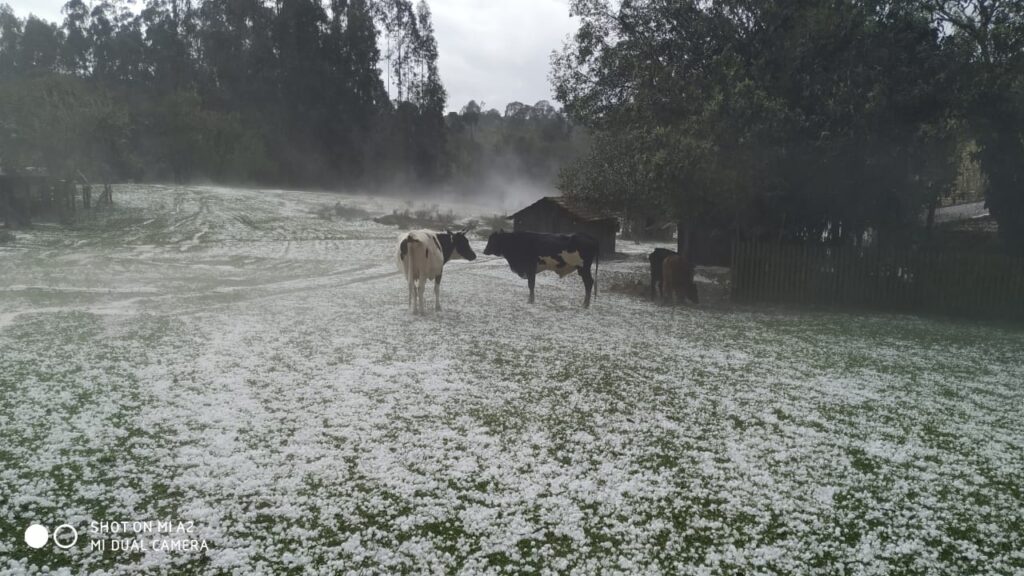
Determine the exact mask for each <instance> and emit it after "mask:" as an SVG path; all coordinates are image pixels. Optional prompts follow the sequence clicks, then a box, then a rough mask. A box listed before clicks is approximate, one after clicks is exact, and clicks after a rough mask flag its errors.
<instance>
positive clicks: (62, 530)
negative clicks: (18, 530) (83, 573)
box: [25, 524, 78, 550]
mask: <svg viewBox="0 0 1024 576" xmlns="http://www.w3.org/2000/svg"><path fill="white" fill-rule="evenodd" d="M50 536H51V535H50V531H49V530H48V529H47V528H46V526H43V525H42V524H32V525H31V526H29V527H28V528H26V529H25V544H28V547H29V548H34V549H36V550H38V549H40V548H42V547H43V546H46V542H47V540H49V539H50ZM52 536H53V544H54V545H55V546H56V547H58V548H62V549H64V550H67V549H68V548H71V547H72V546H74V545H75V544H76V543H77V542H78V530H75V527H74V526H72V525H71V524H61V525H60V526H57V527H56V528H54V530H53V535H52ZM69 539H70V541H69Z"/></svg>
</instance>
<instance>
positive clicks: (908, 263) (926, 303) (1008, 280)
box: [732, 242, 1024, 321]
mask: <svg viewBox="0 0 1024 576" xmlns="http://www.w3.org/2000/svg"><path fill="white" fill-rule="evenodd" d="M732 263H733V265H732V298H733V299H734V300H735V301H737V302H776V303H789V304H810V305H818V306H834V307H848V308H869V309H881V310H894V311H906V312H928V313H938V314H950V315H962V316H974V317H987V318H1000V319H1010V320H1018V321H1019V320H1024V259H1022V258H1014V257H1009V256H1004V255H1000V254H984V253H979V254H973V253H956V252H938V251H928V250H905V251H880V250H878V249H858V248H852V247H841V248H837V247H830V246H806V245H796V246H793V245H780V244H776V243H755V242H737V243H735V244H734V246H733V254H732Z"/></svg>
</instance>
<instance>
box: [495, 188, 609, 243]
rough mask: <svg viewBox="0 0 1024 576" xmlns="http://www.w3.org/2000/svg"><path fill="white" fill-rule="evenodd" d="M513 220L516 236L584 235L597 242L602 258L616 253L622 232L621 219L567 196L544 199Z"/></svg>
mask: <svg viewBox="0 0 1024 576" xmlns="http://www.w3.org/2000/svg"><path fill="white" fill-rule="evenodd" d="M510 218H511V219H512V229H513V230H515V231H517V232H546V233H551V234H571V233H573V232H585V233H587V234H590V235H591V236H593V237H594V238H595V239H596V240H597V241H598V244H599V246H600V251H601V257H602V258H604V257H608V256H611V255H613V254H614V253H615V234H616V233H618V231H619V221H618V219H617V218H616V217H614V216H610V215H608V214H604V213H602V212H600V211H597V210H594V209H593V208H590V207H587V206H584V205H582V204H580V203H577V202H572V201H570V200H569V199H567V198H565V197H564V196H546V197H544V198H541V199H540V200H538V201H536V202H534V203H533V204H530V205H529V206H527V207H526V208H523V209H522V210H520V211H518V212H516V213H515V214H513V215H512V216H510Z"/></svg>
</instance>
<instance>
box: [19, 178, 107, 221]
mask: <svg viewBox="0 0 1024 576" xmlns="http://www.w3.org/2000/svg"><path fill="white" fill-rule="evenodd" d="M76 195H77V187H76V186H75V183H74V182H72V181H70V180H58V179H54V178H50V177H49V176H48V175H47V174H45V173H43V172H39V171H24V172H18V173H2V172H0V221H3V225H4V226H5V227H7V228H17V227H20V226H28V225H30V224H31V223H32V220H34V219H36V218H53V219H57V220H61V221H64V220H68V219H69V218H70V217H71V216H73V215H74V213H75V210H76ZM84 207H85V208H89V205H88V204H85V205H84Z"/></svg>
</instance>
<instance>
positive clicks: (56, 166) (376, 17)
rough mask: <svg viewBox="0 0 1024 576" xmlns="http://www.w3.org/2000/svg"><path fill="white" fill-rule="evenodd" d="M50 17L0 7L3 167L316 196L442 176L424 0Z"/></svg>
mask: <svg viewBox="0 0 1024 576" xmlns="http://www.w3.org/2000/svg"><path fill="white" fill-rule="evenodd" d="M63 14H64V21H63V22H62V23H60V24H59V25H58V24H53V23H48V22H45V21H42V20H40V19H38V18H35V17H33V16H29V17H28V18H27V19H25V20H22V19H19V18H18V17H17V16H16V15H15V14H13V13H12V12H11V10H10V8H8V7H7V6H6V5H4V6H0V105H2V109H3V112H2V115H0V162H2V163H3V164H4V165H5V166H7V167H11V168H17V167H22V166H43V167H46V168H49V169H51V171H54V172H59V173H74V172H77V171H86V172H92V173H94V174H95V177H103V178H110V179H124V178H135V179H162V180H170V179H173V180H176V181H187V180H194V179H198V178H202V179H212V180H217V181H235V182H245V181H249V182H262V183H283V184H291V185H314V186H315V185H336V184H338V183H368V182H374V181H382V180H385V179H386V180H390V181H394V180H410V181H412V180H415V181H417V182H436V181H439V180H441V179H443V178H445V177H446V176H447V173H448V172H449V171H450V162H449V161H448V160H447V148H446V146H445V145H444V142H445V137H446V128H445V123H444V109H445V101H446V94H445V90H444V87H443V85H442V84H441V81H440V78H439V75H438V69H437V43H436V41H435V39H434V35H433V24H432V22H431V14H430V9H429V7H428V6H427V4H426V2H424V1H422V0H421V1H420V2H419V4H418V5H415V6H414V5H413V4H412V2H411V1H410V0H330V2H327V3H321V2H320V1H319V0H276V1H275V2H266V1H264V0H196V1H191V0H147V2H146V3H145V5H144V7H143V9H142V10H141V12H138V13H136V12H133V11H131V10H129V9H128V7H127V5H126V4H125V3H123V2H120V1H116V0H115V1H113V2H108V1H103V2H97V3H95V4H91V5H90V4H86V3H84V2H83V1H82V0H70V1H69V2H68V3H67V4H66V5H65V6H64V8H63ZM378 40H381V41H380V42H378ZM379 45H380V46H387V47H388V48H387V50H386V52H385V53H382V51H381V50H380V49H379V48H378V46H379Z"/></svg>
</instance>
